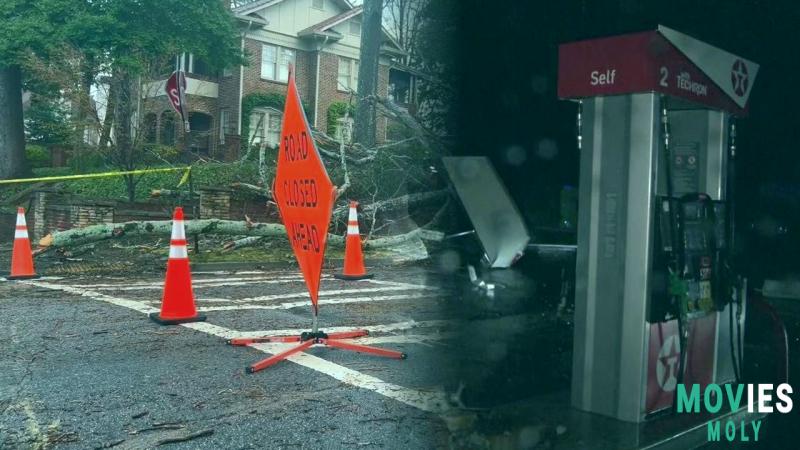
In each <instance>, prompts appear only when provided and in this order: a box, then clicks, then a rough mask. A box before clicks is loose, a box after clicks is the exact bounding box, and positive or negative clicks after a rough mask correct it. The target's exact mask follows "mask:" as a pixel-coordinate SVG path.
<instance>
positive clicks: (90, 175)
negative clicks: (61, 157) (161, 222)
mask: <svg viewBox="0 0 800 450" xmlns="http://www.w3.org/2000/svg"><path fill="white" fill-rule="evenodd" d="M180 170H185V171H186V173H184V174H183V178H181V182H180V184H178V186H181V185H182V184H184V183H185V182H186V181H185V180H188V179H189V171H191V170H192V167H191V166H188V167H168V168H163V169H139V170H128V171H124V172H103V173H86V174H82V175H59V176H54V177H39V178H18V179H15V180H0V185H2V184H18V183H35V182H39V181H66V180H85V179H87V178H110V177H119V176H123V175H142V174H146V173H160V172H178V171H180Z"/></svg>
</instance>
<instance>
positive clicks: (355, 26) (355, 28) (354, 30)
mask: <svg viewBox="0 0 800 450" xmlns="http://www.w3.org/2000/svg"><path fill="white" fill-rule="evenodd" d="M350 34H353V35H356V36H358V35H359V34H361V22H359V21H357V20H355V19H354V20H351V21H350Z"/></svg>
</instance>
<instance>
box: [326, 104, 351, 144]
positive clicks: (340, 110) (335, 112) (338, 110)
mask: <svg viewBox="0 0 800 450" xmlns="http://www.w3.org/2000/svg"><path fill="white" fill-rule="evenodd" d="M345 113H349V114H350V117H353V116H355V114H356V107H355V105H351V104H349V103H346V102H333V103H331V106H329V107H328V123H327V127H328V128H327V131H326V132H327V133H328V134H329V135H331V136H335V135H336V127H337V126H338V125H339V119H341V118H342V117H344V115H345Z"/></svg>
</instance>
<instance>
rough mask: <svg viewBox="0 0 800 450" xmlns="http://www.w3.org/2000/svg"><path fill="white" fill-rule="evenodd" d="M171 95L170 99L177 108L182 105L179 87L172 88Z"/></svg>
mask: <svg viewBox="0 0 800 450" xmlns="http://www.w3.org/2000/svg"><path fill="white" fill-rule="evenodd" d="M169 97H170V101H172V104H173V105H175V107H176V108H178V107H180V105H181V97H180V94H178V90H177V89H170V90H169Z"/></svg>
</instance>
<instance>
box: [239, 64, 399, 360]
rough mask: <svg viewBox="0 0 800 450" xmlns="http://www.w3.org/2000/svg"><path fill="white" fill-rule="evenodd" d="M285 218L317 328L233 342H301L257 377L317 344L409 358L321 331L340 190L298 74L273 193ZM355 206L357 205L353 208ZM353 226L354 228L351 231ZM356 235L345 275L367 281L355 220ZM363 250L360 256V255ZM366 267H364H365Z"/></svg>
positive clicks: (354, 333) (360, 332)
mask: <svg viewBox="0 0 800 450" xmlns="http://www.w3.org/2000/svg"><path fill="white" fill-rule="evenodd" d="M272 192H273V195H274V197H275V202H276V203H277V204H278V210H279V211H280V213H281V220H282V221H283V225H284V226H285V227H286V233H287V234H288V237H289V242H290V243H291V244H292V250H293V251H294V255H295V258H297V263H298V265H299V266H300V270H301V271H302V273H303V279H304V280H305V282H306V287H308V293H309V295H310V296H311V306H312V312H313V314H314V316H313V320H314V322H313V328H312V330H311V331H310V332H306V333H302V334H301V335H299V336H267V337H260V338H254V339H231V340H229V341H228V344H230V345H238V346H243V345H250V344H256V343H259V342H286V343H293V342H296V343H298V345H296V346H294V347H292V348H290V349H288V350H286V351H284V352H282V353H278V354H276V355H274V356H270V357H269V358H267V359H264V360H263V361H259V362H257V363H255V364H253V365H251V366H249V367H247V369H246V370H247V372H249V373H253V372H258V371H259V370H262V369H266V368H267V367H270V366H272V365H274V364H276V363H278V362H280V361H283V360H284V359H286V358H288V357H290V356H292V355H294V354H295V353H298V352H302V351H303V350H306V349H309V348H311V347H313V346H314V345H325V346H328V347H333V348H338V349H341V350H350V351H354V352H359V353H368V354H371V355H376V356H383V357H387V358H396V359H405V357H406V354H405V353H402V352H397V351H394V350H386V349H382V348H378V347H369V346H366V345H358V344H353V343H349V342H344V341H343V340H345V339H355V338H359V337H363V336H367V335H368V334H369V332H367V331H366V330H353V331H347V332H344V333H331V334H327V333H325V332H324V331H320V330H319V327H318V325H317V324H318V321H317V317H318V314H319V305H318V302H317V300H318V297H319V284H320V277H321V276H322V263H323V260H324V256H325V243H326V241H327V236H328V225H329V224H330V221H331V213H332V212H333V203H334V200H335V199H336V188H335V187H334V186H333V183H331V180H330V178H329V177H328V172H327V171H326V170H325V166H324V165H323V164H322V159H321V158H320V156H319V152H318V151H317V148H316V147H315V146H314V140H313V139H312V137H311V129H310V128H309V126H308V121H307V120H306V115H305V112H303V105H302V104H301V103H300V96H299V95H298V93H297V86H296V85H295V80H294V75H293V74H290V75H289V91H288V92H287V94H286V105H285V107H284V111H283V128H282V130H281V140H280V149H279V150H278V168H277V170H276V174H275V182H274V185H273V189H272ZM351 207H352V205H351ZM351 215H352V216H351V219H352V220H351V222H352V221H353V220H355V219H354V217H355V210H354V209H351ZM349 229H350V226H348V230H349ZM351 239H353V237H351V236H350V233H348V244H347V252H348V254H350V252H351V247H352V251H353V252H354V253H353V255H354V257H353V258H352V264H350V265H348V264H347V263H345V274H347V273H348V271H352V272H353V274H356V275H357V276H361V277H363V275H366V272H365V271H364V261H363V256H361V238H360V237H359V236H358V222H357V221H356V222H355V237H354V239H355V240H357V241H358V243H357V245H355V244H353V245H351V244H350V240H351ZM356 252H357V253H356ZM359 266H360V267H359Z"/></svg>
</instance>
